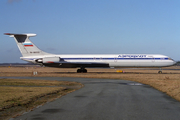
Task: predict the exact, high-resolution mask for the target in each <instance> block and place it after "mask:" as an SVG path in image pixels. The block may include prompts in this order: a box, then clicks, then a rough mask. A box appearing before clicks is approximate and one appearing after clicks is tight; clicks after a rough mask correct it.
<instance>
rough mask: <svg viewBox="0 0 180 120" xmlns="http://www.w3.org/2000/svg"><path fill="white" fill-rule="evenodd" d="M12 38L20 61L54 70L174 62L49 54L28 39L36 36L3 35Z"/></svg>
mask: <svg viewBox="0 0 180 120" xmlns="http://www.w3.org/2000/svg"><path fill="white" fill-rule="evenodd" d="M4 34H5V35H10V37H14V39H15V41H16V43H17V46H18V48H19V50H20V52H21V54H22V57H20V59H22V60H24V61H27V62H32V63H35V64H39V65H43V66H47V67H56V68H79V69H77V73H87V69H86V68H114V67H123V68H142V67H148V68H152V67H158V68H160V70H159V71H158V73H162V69H161V68H162V67H168V66H172V65H174V64H176V62H175V61H174V60H173V59H171V58H170V57H168V56H165V55H159V54H88V55H82V54H79V55H78V54H74V55H73V54H67V55H64V54H61V55H57V54H50V53H46V52H44V51H42V50H40V49H39V48H38V47H36V45H35V44H34V43H32V42H31V41H30V39H29V37H33V36H36V34H14V33H4Z"/></svg>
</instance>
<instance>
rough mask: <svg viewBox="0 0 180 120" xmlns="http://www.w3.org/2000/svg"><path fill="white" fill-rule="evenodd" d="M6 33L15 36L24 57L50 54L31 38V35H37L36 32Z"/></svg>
mask: <svg viewBox="0 0 180 120" xmlns="http://www.w3.org/2000/svg"><path fill="white" fill-rule="evenodd" d="M5 35H10V37H14V39H15V41H16V43H17V46H18V47H19V50H20V52H21V54H22V56H23V57H28V56H39V55H49V53H46V52H43V51H42V50H40V49H39V48H38V47H36V45H34V43H32V42H31V41H30V40H29V37H33V36H36V34H13V33H5Z"/></svg>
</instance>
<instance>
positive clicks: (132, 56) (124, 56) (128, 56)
mask: <svg viewBox="0 0 180 120" xmlns="http://www.w3.org/2000/svg"><path fill="white" fill-rule="evenodd" d="M118 57H119V58H145V57H146V55H119V56H118Z"/></svg>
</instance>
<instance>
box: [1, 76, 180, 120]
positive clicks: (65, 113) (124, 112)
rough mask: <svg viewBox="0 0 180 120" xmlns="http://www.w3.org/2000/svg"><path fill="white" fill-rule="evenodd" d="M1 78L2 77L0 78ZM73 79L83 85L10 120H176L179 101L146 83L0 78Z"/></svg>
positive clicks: (84, 79) (82, 79)
mask: <svg viewBox="0 0 180 120" xmlns="http://www.w3.org/2000/svg"><path fill="white" fill-rule="evenodd" d="M0 78H2V77H0ZM3 78H22V79H38V80H39V79H42V80H59V81H76V82H81V83H83V84H84V85H85V86H84V87H83V88H81V89H79V90H77V91H75V92H73V93H70V94H67V95H65V96H63V97H61V98H59V99H56V100H55V101H53V102H50V103H47V104H45V105H44V106H41V107H39V108H37V109H35V110H34V111H31V112H29V113H26V114H24V115H22V116H19V117H17V118H15V119H11V120H141V119H146V120H179V118H180V102H178V101H176V100H174V99H172V98H171V97H169V96H167V95H166V94H164V93H162V92H159V91H157V90H155V89H153V88H151V87H150V86H148V85H143V84H140V83H136V82H132V81H127V80H110V79H90V78H62V77H3Z"/></svg>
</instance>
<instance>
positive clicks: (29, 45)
mask: <svg viewBox="0 0 180 120" xmlns="http://www.w3.org/2000/svg"><path fill="white" fill-rule="evenodd" d="M23 45H24V47H33V44H32V43H30V42H25V43H23Z"/></svg>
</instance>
